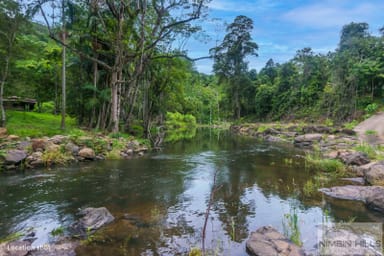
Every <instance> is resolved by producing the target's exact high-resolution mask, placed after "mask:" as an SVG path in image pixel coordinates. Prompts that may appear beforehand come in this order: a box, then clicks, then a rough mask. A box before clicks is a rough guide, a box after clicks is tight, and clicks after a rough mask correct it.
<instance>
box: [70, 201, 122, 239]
mask: <svg viewBox="0 0 384 256" xmlns="http://www.w3.org/2000/svg"><path fill="white" fill-rule="evenodd" d="M79 215H80V216H82V217H81V218H80V219H79V220H78V221H77V222H75V223H74V224H73V225H72V229H73V231H74V232H75V233H76V234H77V235H80V236H85V235H87V234H88V233H93V232H95V231H96V230H97V229H99V228H101V227H102V226H104V225H107V224H109V223H111V222H112V221H113V220H114V219H115V218H114V217H113V216H112V214H111V213H110V212H109V211H108V210H107V208H105V207H100V208H92V207H89V208H85V209H83V210H81V211H80V212H79Z"/></svg>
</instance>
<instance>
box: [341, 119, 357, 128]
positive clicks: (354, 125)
mask: <svg viewBox="0 0 384 256" xmlns="http://www.w3.org/2000/svg"><path fill="white" fill-rule="evenodd" d="M358 124H359V122H358V121H356V120H352V121H351V122H349V123H345V124H344V127H345V128H347V129H351V130H352V129H353V128H355V127H356V125H358Z"/></svg>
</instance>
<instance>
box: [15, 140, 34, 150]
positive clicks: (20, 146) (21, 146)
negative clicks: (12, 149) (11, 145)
mask: <svg viewBox="0 0 384 256" xmlns="http://www.w3.org/2000/svg"><path fill="white" fill-rule="evenodd" d="M30 147H31V142H30V141H27V140H24V141H20V142H19V143H18V144H17V147H16V148H17V149H20V150H26V151H28V148H30Z"/></svg>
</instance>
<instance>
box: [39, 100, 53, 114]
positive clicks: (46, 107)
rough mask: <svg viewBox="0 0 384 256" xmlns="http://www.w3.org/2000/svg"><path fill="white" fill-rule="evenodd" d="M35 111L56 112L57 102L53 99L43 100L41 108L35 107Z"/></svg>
mask: <svg viewBox="0 0 384 256" xmlns="http://www.w3.org/2000/svg"><path fill="white" fill-rule="evenodd" d="M34 111H35V112H36V111H37V112H40V113H49V114H53V113H55V103H54V102H53V101H48V102H43V103H42V104H41V107H40V108H35V110H34Z"/></svg>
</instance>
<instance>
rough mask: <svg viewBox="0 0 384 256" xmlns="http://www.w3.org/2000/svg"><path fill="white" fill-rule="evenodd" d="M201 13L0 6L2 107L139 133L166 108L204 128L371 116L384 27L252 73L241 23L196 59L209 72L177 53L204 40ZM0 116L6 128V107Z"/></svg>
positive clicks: (171, 7) (101, 4)
mask: <svg viewBox="0 0 384 256" xmlns="http://www.w3.org/2000/svg"><path fill="white" fill-rule="evenodd" d="M206 5H207V1H205V0H195V1H187V0H178V1H174V0H166V1H148V0H136V1H123V0H121V1H109V0H106V1H97V0H91V1H77V0H72V1H67V0H62V1H49V0H48V1H42V0H31V1H27V2H26V1H21V0H19V1H15V0H3V1H1V3H0V55H1V58H0V83H1V95H0V106H1V107H2V106H3V102H2V99H3V97H7V96H13V95H15V96H20V97H27V98H35V99H36V100H37V101H38V108H37V111H41V112H51V113H55V114H59V113H61V114H62V115H63V116H65V115H70V116H72V117H75V118H76V120H77V122H78V124H79V125H80V126H82V127H87V128H89V129H97V130H102V131H104V130H108V131H111V132H113V133H118V132H129V133H133V134H136V135H140V136H146V137H149V136H150V134H151V133H153V132H154V131H155V129H156V128H157V127H160V126H162V125H163V123H164V122H165V119H166V116H167V112H172V113H176V112H179V113H181V114H183V115H188V118H190V115H192V116H194V117H195V118H196V120H197V122H198V123H202V124H214V123H219V122H221V121H228V120H240V121H276V120H304V121H315V120H316V121H318V120H323V121H328V122H335V123H338V122H344V121H352V120H354V119H359V118H361V117H363V115H364V114H365V113H372V112H374V111H376V110H377V109H378V108H380V105H381V104H382V100H383V85H384V27H383V29H381V30H380V31H379V32H380V33H378V34H375V35H373V34H370V32H369V25H368V24H367V23H353V22H352V23H350V24H347V25H345V26H344V27H343V28H342V31H341V32H340V41H339V45H338V47H337V49H336V50H335V51H334V52H329V53H328V54H318V53H315V52H313V51H312V49H311V48H310V47H307V48H304V49H301V50H298V51H297V53H296V55H295V56H294V57H293V58H292V59H291V60H289V61H287V62H285V63H282V64H279V63H275V62H274V61H273V60H272V59H270V60H269V61H268V62H267V63H266V65H265V67H264V68H262V69H261V70H260V71H259V72H258V71H256V70H254V69H252V68H251V67H249V65H248V62H247V59H248V58H249V57H252V56H257V50H258V45H257V43H256V42H254V41H253V39H252V36H251V34H252V29H253V26H254V24H253V21H252V20H251V19H249V18H248V17H245V16H238V17H236V19H235V20H234V21H233V22H232V23H231V24H229V25H228V26H227V31H226V32H227V34H226V36H225V37H224V38H223V41H222V42H221V43H220V44H219V45H218V46H217V47H216V48H213V49H211V50H210V51H209V53H208V52H207V55H210V56H202V57H210V58H213V59H214V66H213V71H214V72H213V73H214V74H212V75H207V74H202V73H199V72H197V71H196V69H195V67H194V61H196V60H193V59H191V58H189V57H188V52H186V51H183V50H181V49H182V48H180V47H178V44H180V42H184V41H185V40H187V39H188V38H189V37H191V36H192V35H194V34H196V33H203V32H202V28H201V27H199V26H198V25H196V24H197V23H196V21H198V20H201V19H203V18H204V17H205V15H207V12H208V8H207V6H206ZM36 20H39V22H36ZM324 40H326V38H324ZM181 45H183V43H181ZM1 113H2V118H1V119H2V124H3V125H5V123H6V117H7V116H6V111H4V109H3V108H2V110H1ZM168 116H172V115H170V114H169V115H168ZM63 120H64V119H63ZM62 128H65V123H64V122H62Z"/></svg>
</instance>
